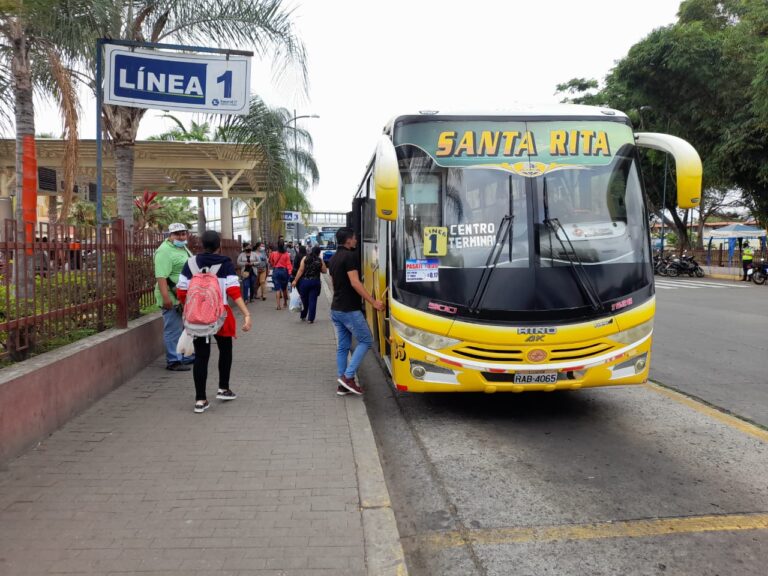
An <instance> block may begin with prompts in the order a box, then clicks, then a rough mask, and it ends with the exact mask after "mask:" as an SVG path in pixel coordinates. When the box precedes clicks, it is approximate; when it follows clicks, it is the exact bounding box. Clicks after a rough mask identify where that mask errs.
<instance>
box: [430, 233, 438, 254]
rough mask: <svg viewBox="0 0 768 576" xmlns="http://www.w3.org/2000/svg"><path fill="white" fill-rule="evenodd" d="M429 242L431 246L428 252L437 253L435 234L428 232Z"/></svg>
mask: <svg viewBox="0 0 768 576" xmlns="http://www.w3.org/2000/svg"><path fill="white" fill-rule="evenodd" d="M429 242H430V244H431V248H430V249H429V253H430V254H437V234H430V235H429Z"/></svg>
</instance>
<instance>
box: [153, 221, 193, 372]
mask: <svg viewBox="0 0 768 576" xmlns="http://www.w3.org/2000/svg"><path fill="white" fill-rule="evenodd" d="M168 233H169V234H168V238H167V239H166V240H163V243H162V244H160V246H159V247H158V248H157V250H156V251H155V279H156V280H157V284H156V285H155V300H156V301H157V305H158V307H159V308H160V309H161V310H162V311H163V342H164V344H165V367H166V369H168V370H173V371H177V372H178V371H188V370H190V367H189V364H191V363H192V362H193V361H194V357H193V356H192V357H184V356H182V355H181V354H179V353H178V352H176V345H177V344H178V343H179V338H180V337H181V331H182V329H183V328H184V324H183V323H182V320H181V307H180V306H179V301H178V298H177V296H176V285H177V284H178V282H179V273H180V272H181V270H182V268H184V264H186V263H187V259H189V257H190V256H192V253H191V252H190V251H189V250H188V249H187V225H186V224H181V223H179V222H174V223H173V224H171V225H170V226H168Z"/></svg>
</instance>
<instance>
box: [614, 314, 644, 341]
mask: <svg viewBox="0 0 768 576" xmlns="http://www.w3.org/2000/svg"><path fill="white" fill-rule="evenodd" d="M651 332H653V319H650V320H648V321H647V322H643V323H642V324H638V325H637V326H635V327H634V328H630V329H629V330H622V331H621V332H618V333H617V334H614V335H613V336H609V338H610V339H611V340H616V341H617V342H621V343H622V344H625V345H629V344H633V343H635V342H637V341H638V340H642V339H643V338H645V337H646V336H648V334H650V333H651Z"/></svg>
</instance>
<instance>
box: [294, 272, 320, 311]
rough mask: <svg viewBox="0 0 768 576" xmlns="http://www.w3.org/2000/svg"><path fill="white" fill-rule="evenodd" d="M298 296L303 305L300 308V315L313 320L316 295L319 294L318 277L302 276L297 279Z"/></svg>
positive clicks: (315, 309) (315, 308)
mask: <svg viewBox="0 0 768 576" xmlns="http://www.w3.org/2000/svg"><path fill="white" fill-rule="evenodd" d="M299 296H301V303H302V304H304V307H303V308H302V309H301V317H302V318H307V319H308V320H309V321H310V322H314V321H315V312H317V297H318V296H320V278H312V279H309V278H302V279H301V280H299Z"/></svg>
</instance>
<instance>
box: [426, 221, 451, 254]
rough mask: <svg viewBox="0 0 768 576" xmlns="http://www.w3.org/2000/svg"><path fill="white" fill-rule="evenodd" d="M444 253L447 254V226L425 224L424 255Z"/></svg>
mask: <svg viewBox="0 0 768 576" xmlns="http://www.w3.org/2000/svg"><path fill="white" fill-rule="evenodd" d="M446 254H448V228H446V227H445V226H425V227H424V256H445V255H446Z"/></svg>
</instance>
